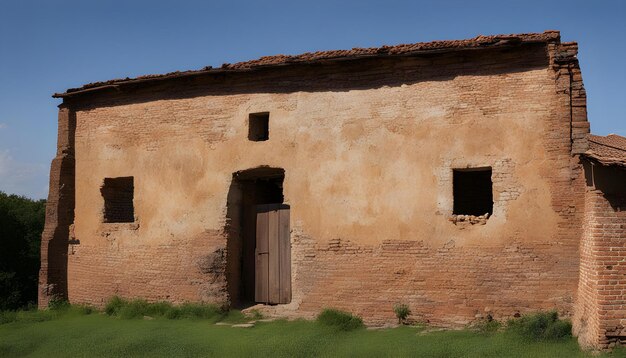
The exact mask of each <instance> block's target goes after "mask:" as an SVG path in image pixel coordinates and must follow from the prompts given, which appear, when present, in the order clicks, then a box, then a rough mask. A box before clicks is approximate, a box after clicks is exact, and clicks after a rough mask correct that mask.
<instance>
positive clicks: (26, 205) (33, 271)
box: [0, 191, 45, 310]
mask: <svg viewBox="0 0 626 358" xmlns="http://www.w3.org/2000/svg"><path fill="white" fill-rule="evenodd" d="M44 217H45V200H36V201H35V200H31V199H28V198H26V197H23V196H18V195H8V194H5V193H3V192H1V191H0V310H9V309H18V308H21V307H25V306H27V305H29V304H32V303H35V302H37V280H38V274H39V248H40V242H41V232H42V231H43V225H44Z"/></svg>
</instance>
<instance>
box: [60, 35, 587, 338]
mask: <svg viewBox="0 0 626 358" xmlns="http://www.w3.org/2000/svg"><path fill="white" fill-rule="evenodd" d="M552 55H553V54H549V53H548V51H547V49H546V46H540V45H525V46H522V47H518V48H515V47H514V48H509V49H504V50H481V51H475V52H472V51H467V52H463V53H452V54H447V55H445V54H444V55H428V56H422V57H411V58H396V59H367V60H361V61H357V62H352V63H350V64H341V63H338V64H327V65H303V66H295V67H293V68H284V69H281V70H266V71H257V72H254V73H251V74H233V75H224V76H215V77H214V78H211V79H209V80H207V79H204V80H199V79H187V80H185V79H183V80H180V81H178V82H176V83H173V84H168V85H167V86H165V85H157V86H151V87H148V88H137V89H136V90H135V91H133V92H131V93H119V94H109V95H107V96H104V95H102V96H98V95H94V96H92V97H90V98H88V99H87V100H76V101H74V102H72V101H68V104H69V105H71V106H72V108H73V109H74V110H75V113H76V135H75V148H76V155H75V157H76V207H75V221H74V227H73V234H72V237H71V239H73V240H74V241H71V243H73V244H71V245H69V252H68V269H67V270H68V296H69V298H70V300H71V301H73V302H87V303H92V304H102V303H103V302H104V301H105V300H106V299H107V298H108V297H110V296H112V295H114V294H118V295H121V296H126V297H144V298H147V299H151V300H160V299H167V300H171V301H174V302H181V301H185V300H204V301H209V302H225V301H227V300H228V297H227V290H226V278H225V277H226V275H225V268H226V255H227V252H226V240H227V239H226V237H227V233H226V231H225V226H226V213H227V207H226V204H227V195H228V192H229V187H230V185H231V180H232V174H233V173H234V172H236V171H239V170H243V169H248V168H253V167H257V166H261V165H269V166H272V167H278V168H284V169H285V179H284V189H283V190H284V196H285V202H286V203H288V204H289V205H290V206H291V226H292V230H293V231H292V235H291V240H292V275H293V277H292V281H293V301H292V303H291V304H289V305H286V306H280V309H281V310H283V313H289V312H293V313H294V314H296V315H301V316H309V315H313V314H315V313H316V312H318V311H319V310H320V309H321V308H323V307H330V306H332V307H338V308H341V309H346V310H349V311H352V312H355V313H357V314H360V315H362V316H364V318H365V319H366V321H367V322H369V323H381V322H385V321H391V320H393V319H394V316H393V312H392V306H393V304H394V303H396V302H403V303H408V304H409V305H410V306H411V309H412V311H413V313H414V318H416V319H419V320H424V321H428V322H431V323H433V324H439V325H450V326H458V325H461V324H465V323H467V322H469V321H471V320H474V319H476V318H479V317H481V316H485V315H487V314H490V315H492V316H493V317H495V318H502V317H510V316H513V315H515V314H516V313H524V312H527V311H533V310H538V309H552V308H556V309H558V310H559V311H561V312H562V313H565V314H570V313H571V311H572V308H573V300H574V298H575V295H576V288H577V283H578V262H579V255H578V253H579V252H578V245H579V240H580V236H581V227H582V210H583V195H582V193H583V191H584V184H583V182H582V176H581V167H580V165H578V164H577V161H576V160H575V159H572V156H571V153H572V142H571V138H572V137H571V128H572V125H571V123H570V122H571V120H572V115H571V111H570V87H569V86H570V81H571V77H568V76H565V75H563V76H561V75H560V74H559V71H560V70H559V69H558V68H556V69H555V67H552V66H551V64H553V59H552ZM565 87H567V88H565ZM265 111H268V112H270V131H269V133H270V134H269V140H268V141H264V142H251V141H249V140H248V139H247V131H248V129H247V121H248V114H249V113H254V112H265ZM584 119H585V121H584V122H585V123H586V117H585V118H584ZM583 127H584V125H583ZM586 128H588V126H587V127H586ZM484 166H491V167H492V168H493V176H492V180H493V189H494V214H493V216H492V217H491V218H489V220H488V221H487V223H486V225H455V224H454V223H452V222H450V221H449V220H448V218H449V215H450V214H451V213H452V203H453V197H452V180H451V178H452V169H453V168H465V167H484ZM126 176H134V186H135V194H134V205H135V216H136V219H137V220H136V222H135V223H129V224H105V223H102V217H103V214H102V210H103V198H102V195H101V193H100V187H101V186H102V183H103V179H104V178H105V177H126Z"/></svg>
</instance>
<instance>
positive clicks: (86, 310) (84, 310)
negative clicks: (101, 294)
mask: <svg viewBox="0 0 626 358" xmlns="http://www.w3.org/2000/svg"><path fill="white" fill-rule="evenodd" d="M72 309H73V310H74V311H76V312H78V314H81V315H90V314H92V313H95V312H98V310H97V309H96V308H94V307H93V306H90V305H73V306H72Z"/></svg>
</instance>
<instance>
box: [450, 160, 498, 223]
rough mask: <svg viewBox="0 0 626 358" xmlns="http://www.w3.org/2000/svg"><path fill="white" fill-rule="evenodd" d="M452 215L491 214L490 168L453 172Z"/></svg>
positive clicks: (491, 185) (455, 170) (491, 184)
mask: <svg viewBox="0 0 626 358" xmlns="http://www.w3.org/2000/svg"><path fill="white" fill-rule="evenodd" d="M452 180H453V195H454V209H453V214H454V215H475V216H480V215H484V214H489V215H491V214H493V188H492V187H493V183H492V181H491V167H487V168H468V169H454V170H453V178H452Z"/></svg>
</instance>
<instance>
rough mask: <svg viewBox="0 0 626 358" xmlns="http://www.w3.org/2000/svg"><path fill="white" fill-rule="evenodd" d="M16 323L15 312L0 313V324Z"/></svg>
mask: <svg viewBox="0 0 626 358" xmlns="http://www.w3.org/2000/svg"><path fill="white" fill-rule="evenodd" d="M15 321H17V312H15V311H0V324H5V323H11V322H15Z"/></svg>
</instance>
